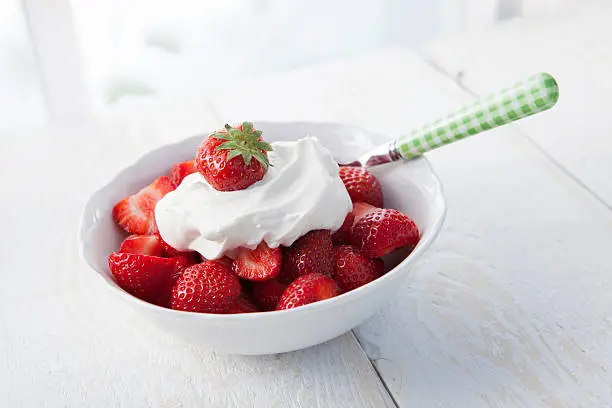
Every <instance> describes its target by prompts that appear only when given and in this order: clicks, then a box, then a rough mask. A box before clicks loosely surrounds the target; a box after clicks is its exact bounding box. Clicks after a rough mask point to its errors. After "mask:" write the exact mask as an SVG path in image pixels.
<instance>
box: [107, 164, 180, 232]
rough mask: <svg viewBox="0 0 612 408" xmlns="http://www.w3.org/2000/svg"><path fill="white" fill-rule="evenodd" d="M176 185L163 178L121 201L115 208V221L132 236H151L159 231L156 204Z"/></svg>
mask: <svg viewBox="0 0 612 408" xmlns="http://www.w3.org/2000/svg"><path fill="white" fill-rule="evenodd" d="M172 190H174V185H173V184H172V182H171V181H170V179H169V178H168V177H166V176H162V177H160V178H158V179H157V180H155V181H154V182H153V183H151V184H149V185H148V186H147V187H145V188H143V189H142V190H140V191H139V192H137V193H136V194H134V195H131V196H129V197H127V198H124V199H123V200H121V201H119V202H118V203H117V204H116V205H115V207H114V208H113V220H115V222H116V223H117V224H118V225H119V226H120V227H121V228H123V229H124V230H126V231H127V232H129V233H130V234H138V235H150V234H154V233H155V232H156V231H157V224H156V223H155V204H157V202H158V201H159V200H160V199H161V198H162V197H163V196H165V195H166V194H167V193H169V192H170V191H172Z"/></svg>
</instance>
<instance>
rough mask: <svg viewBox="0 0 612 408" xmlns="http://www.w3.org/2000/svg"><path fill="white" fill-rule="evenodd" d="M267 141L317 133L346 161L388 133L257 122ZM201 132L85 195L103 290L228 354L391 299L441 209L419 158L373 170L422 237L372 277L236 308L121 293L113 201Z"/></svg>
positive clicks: (317, 336)
mask: <svg viewBox="0 0 612 408" xmlns="http://www.w3.org/2000/svg"><path fill="white" fill-rule="evenodd" d="M255 125H256V127H257V128H258V129H261V130H262V131H263V132H264V136H265V138H266V140H268V141H277V140H296V139H298V138H301V137H304V136H305V135H306V134H309V135H311V136H314V137H317V138H319V140H320V141H321V142H322V143H323V144H324V145H325V146H326V147H327V148H328V149H330V150H331V151H332V153H334V156H335V157H336V158H337V159H338V160H339V161H340V162H345V161H351V160H353V159H355V158H356V157H359V155H360V154H362V153H364V152H365V151H367V150H368V149H370V148H373V147H375V146H376V145H379V144H382V143H383V142H385V141H386V140H385V139H384V138H382V137H381V136H380V135H377V134H373V133H370V132H366V131H364V130H362V129H359V128H355V127H352V126H346V125H339V124H330V123H268V122H256V123H255ZM202 139H203V136H201V135H199V136H194V137H191V138H189V139H186V140H183V141H182V142H180V143H176V144H171V145H167V146H163V147H161V148H159V149H156V150H154V151H151V152H149V153H147V154H145V155H144V156H143V157H142V158H141V159H140V160H138V161H137V162H136V163H135V164H134V165H132V166H130V167H128V168H126V169H125V170H123V171H122V172H120V173H119V174H118V175H117V176H116V177H115V178H114V179H112V180H111V181H110V182H109V183H108V184H106V185H105V186H103V187H102V188H101V189H100V190H98V191H97V192H96V193H95V194H94V195H93V196H92V197H91V198H90V199H89V201H88V202H87V204H86V206H85V209H84V211H83V214H82V218H81V225H80V228H79V241H80V246H81V248H80V249H81V254H82V257H83V258H84V260H85V261H86V262H87V264H88V265H89V266H90V267H91V269H92V270H93V271H95V272H96V273H97V274H99V275H100V276H101V277H102V279H103V282H104V285H106V286H107V287H108V288H109V290H111V291H112V292H114V293H115V294H116V295H117V296H116V299H117V301H124V302H125V303H126V306H127V305H130V306H132V307H133V308H135V309H136V310H137V311H138V312H139V313H140V314H141V315H142V316H144V317H145V318H147V319H150V320H152V321H154V322H155V323H156V324H158V325H159V326H161V327H163V328H165V329H166V330H168V331H170V332H171V333H174V334H176V335H179V336H181V337H184V338H187V339H189V341H193V342H197V343H200V344H204V345H206V346H209V347H210V348H211V349H213V350H215V351H219V352H225V353H234V354H272V353H281V352H286V351H291V350H297V349H301V348H305V347H309V346H312V345H315V344H318V343H322V342H324V341H327V340H330V339H332V338H334V337H336V336H339V335H341V334H343V333H345V332H347V331H348V330H350V329H352V328H353V327H355V326H357V325H359V324H360V323H362V322H364V321H365V320H366V319H368V318H369V317H370V316H372V314H374V313H375V312H376V311H377V310H378V309H379V308H381V307H382V306H383V305H385V303H387V302H388V301H389V300H390V299H392V298H393V297H394V296H395V295H396V292H397V291H398V290H399V289H400V288H401V283H402V282H404V280H405V279H406V278H407V277H408V273H409V272H410V268H411V267H412V265H413V264H414V262H415V261H416V260H417V259H418V258H419V257H420V256H421V255H422V254H423V252H424V251H425V250H426V249H427V248H428V247H429V246H430V245H431V243H432V242H433V240H434V239H435V238H436V236H437V234H438V232H439V230H440V227H441V226H442V222H443V220H444V216H445V211H446V207H445V201H444V196H443V193H442V188H441V185H440V182H439V180H438V178H437V177H436V175H435V174H434V172H433V171H432V169H431V167H430V165H429V163H428V162H427V161H426V160H425V159H419V160H413V161H411V162H406V163H394V164H391V165H385V166H380V167H377V168H374V169H372V172H373V173H374V174H375V175H376V176H377V177H378V178H379V180H380V182H381V184H382V186H383V193H384V197H385V206H387V207H392V208H396V209H398V210H401V211H403V212H405V213H406V214H408V215H409V216H411V217H412V218H413V219H414V220H415V221H416V223H417V225H418V226H419V229H420V231H421V234H422V238H421V241H420V242H419V244H418V246H417V247H416V248H415V249H414V251H413V252H412V253H411V254H410V256H408V257H407V258H405V259H403V260H402V261H401V262H400V263H399V265H397V266H396V267H395V268H393V269H392V270H391V271H389V272H388V273H386V274H385V275H384V276H383V277H381V278H379V279H377V280H376V281H374V282H372V283H370V284H368V285H365V286H363V287H361V288H358V289H356V290H353V291H351V292H348V293H345V294H343V295H340V296H338V297H335V298H332V299H329V300H325V301H321V302H317V303H313V304H310V305H307V306H303V307H299V308H296V309H290V310H284V311H278V312H267V313H250V314H238V315H215V314H200V313H189V312H181V311H175V310H170V309H165V308H162V307H158V306H155V305H152V304H149V303H146V302H144V301H141V300H139V299H137V298H135V297H133V296H131V295H130V294H128V293H126V292H124V291H123V290H122V289H121V288H119V287H118V286H117V284H116V283H115V282H114V280H113V277H112V275H111V273H110V271H109V269H108V264H107V257H108V255H109V254H110V253H111V252H113V251H116V250H117V249H118V248H119V245H120V243H121V240H122V238H123V236H124V235H123V234H122V232H121V231H120V230H119V229H118V228H117V227H116V226H115V224H114V223H113V220H112V218H111V209H112V207H113V205H114V204H115V203H116V202H118V201H119V200H121V199H122V198H124V197H126V196H127V195H129V194H132V193H134V192H136V191H138V190H139V189H140V188H142V187H144V186H146V185H147V184H149V183H150V182H151V181H152V180H153V179H155V178H156V177H158V176H159V175H161V174H163V173H165V172H167V171H169V169H170V167H171V166H172V164H174V163H176V162H179V161H183V160H188V159H189V158H192V157H194V154H195V152H196V150H197V147H198V146H199V144H200V143H201V141H202Z"/></svg>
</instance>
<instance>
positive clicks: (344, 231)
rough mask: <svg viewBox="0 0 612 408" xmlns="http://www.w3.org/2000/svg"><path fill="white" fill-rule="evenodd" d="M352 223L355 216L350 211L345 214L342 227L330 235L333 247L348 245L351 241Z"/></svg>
mask: <svg viewBox="0 0 612 408" xmlns="http://www.w3.org/2000/svg"><path fill="white" fill-rule="evenodd" d="M353 221H355V214H353V212H352V211H351V212H350V213H348V214H346V218H344V222H343V223H342V226H341V227H340V228H339V229H338V231H336V232H334V233H333V234H332V241H333V243H334V244H335V245H338V244H348V243H349V242H350V241H351V229H353Z"/></svg>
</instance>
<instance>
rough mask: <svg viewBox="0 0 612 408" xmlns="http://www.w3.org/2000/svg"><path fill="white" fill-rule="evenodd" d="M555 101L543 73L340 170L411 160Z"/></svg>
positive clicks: (553, 88) (556, 95) (553, 83)
mask: <svg viewBox="0 0 612 408" xmlns="http://www.w3.org/2000/svg"><path fill="white" fill-rule="evenodd" d="M558 99H559V88H558V86H557V82H556V81H555V79H554V78H553V77H552V76H551V75H549V74H547V73H539V74H536V75H533V76H531V77H529V78H527V79H525V80H523V81H521V82H519V83H517V84H515V85H514V86H512V87H509V88H505V89H502V90H501V91H498V92H496V93H493V94H491V95H489V96H486V97H484V98H481V99H478V100H477V101H476V102H473V103H471V104H470V105H468V106H465V107H463V108H462V109H460V110H458V111H457V112H454V113H451V114H449V115H447V116H444V117H441V118H440V119H438V120H436V121H434V122H432V123H429V124H426V125H425V126H422V127H420V128H416V129H414V130H412V131H411V132H410V133H407V134H405V135H402V136H400V137H399V138H397V139H396V140H394V141H392V142H390V143H388V144H385V145H382V146H378V147H377V148H375V149H373V150H371V151H369V152H368V153H366V154H364V155H363V156H361V157H360V158H359V159H358V160H356V161H354V162H351V163H349V164H343V166H356V167H361V166H363V167H373V166H378V165H380V164H384V163H390V162H394V161H397V160H412V159H415V158H417V157H420V156H421V155H422V154H423V153H426V152H428V151H430V150H433V149H437V148H438V147H442V146H445V145H448V144H451V143H453V142H456V141H458V140H462V139H465V138H467V137H469V136H473V135H476V134H478V133H482V132H484V131H487V130H491V129H494V128H496V127H499V126H503V125H507V124H508V123H512V122H515V121H517V120H519V119H523V118H526V117H527V116H531V115H534V114H536V113H539V112H543V111H545V110H548V109H550V108H552V107H553V106H554V105H555V104H556V103H557V100H558Z"/></svg>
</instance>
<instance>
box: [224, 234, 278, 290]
mask: <svg viewBox="0 0 612 408" xmlns="http://www.w3.org/2000/svg"><path fill="white" fill-rule="evenodd" d="M281 262H282V257H281V249H280V248H270V247H269V246H268V245H267V244H266V243H265V242H262V243H260V244H259V245H258V246H257V247H256V248H255V249H248V248H238V250H237V251H236V258H235V259H234V262H233V264H232V270H233V271H234V273H235V274H236V275H238V276H239V277H241V278H243V279H247V280H250V281H265V280H269V279H273V278H276V277H277V276H278V274H279V273H280V270H281Z"/></svg>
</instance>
